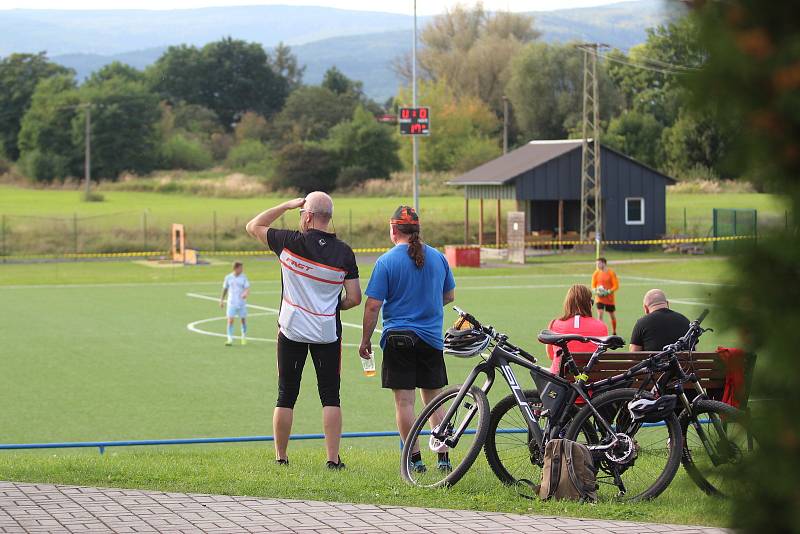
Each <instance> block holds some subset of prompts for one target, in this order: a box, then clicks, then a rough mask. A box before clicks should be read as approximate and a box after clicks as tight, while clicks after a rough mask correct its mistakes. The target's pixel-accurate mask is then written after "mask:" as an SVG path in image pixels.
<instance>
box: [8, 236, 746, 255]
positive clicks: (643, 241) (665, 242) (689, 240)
mask: <svg viewBox="0 0 800 534" xmlns="http://www.w3.org/2000/svg"><path fill="white" fill-rule="evenodd" d="M755 238H756V236H754V235H735V236H722V237H686V238H674V239H639V240H613V241H601V242H600V244H602V245H674V244H681V243H714V242H719V241H742V240H746V239H755ZM595 244H596V242H595V241H589V240H586V241H580V240H577V241H564V240H562V241H559V240H552V241H526V242H525V245H526V246H542V247H551V246H558V245H595ZM438 248H439V249H443V248H444V247H438ZM455 248H456V249H459V250H464V249H477V248H480V247H479V246H478V245H456V246H455ZM483 248H508V244H502V245H499V246H498V245H490V244H485V245H483ZM388 250H390V249H389V248H387V247H370V248H354V249H353V252H355V253H356V254H383V253H384V252H387V251H388ZM197 253H198V254H202V255H204V256H269V255H273V254H274V253H273V252H272V251H271V250H217V251H211V250H198V251H197ZM171 255H172V253H171V252H169V251H150V252H140V251H137V252H81V253H64V254H14V255H9V256H0V260H2V259H11V260H17V259H31V260H34V259H67V260H71V259H75V260H78V259H103V258H152V257H161V256H166V257H167V258H169V257H171Z"/></svg>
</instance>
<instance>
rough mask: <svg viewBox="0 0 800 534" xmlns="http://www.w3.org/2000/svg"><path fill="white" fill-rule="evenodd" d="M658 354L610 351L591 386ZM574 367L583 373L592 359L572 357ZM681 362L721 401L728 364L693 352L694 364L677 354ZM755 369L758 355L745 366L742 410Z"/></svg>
mask: <svg viewBox="0 0 800 534" xmlns="http://www.w3.org/2000/svg"><path fill="white" fill-rule="evenodd" d="M653 354H657V353H655V352H618V351H609V352H606V353H605V354H603V355H602V356H601V357H600V361H598V362H597V363H596V364H595V366H594V369H592V372H590V373H589V380H590V381H591V382H594V381H597V380H602V379H604V378H608V377H611V376H615V375H618V374H620V373H624V372H625V371H627V370H628V369H630V368H631V367H632V366H634V365H636V364H637V363H639V362H641V361H642V360H645V359H647V358H649V357H650V356H652V355H653ZM572 356H573V358H574V359H575V363H577V364H578V367H579V368H580V369H583V368H584V366H585V365H586V363H587V362H588V361H589V358H590V357H591V353H588V352H576V353H573V355H572ZM678 359H679V360H680V361H681V366H682V367H683V369H684V370H685V371H686V372H694V373H695V374H696V375H697V377H698V378H699V379H700V384H701V385H702V386H703V387H704V388H705V389H706V391H707V392H708V394H709V396H710V397H711V398H713V399H717V400H720V399H721V398H722V393H723V391H724V389H725V378H726V375H727V367H726V365H725V362H724V361H723V360H722V358H720V356H719V354H717V353H716V352H693V353H691V361H690V358H689V354H688V353H680V354H678ZM754 367H755V355H754V354H748V355H747V360H746V361H745V366H744V375H745V388H744V391H743V392H742V397H741V398H742V403H743V404H742V406H743V407H744V406H746V404H747V399H748V397H749V396H750V384H751V382H752V376H753V369H754ZM645 376H646V375H645ZM643 378H644V377H640V378H639V379H637V381H636V383H635V385H636V386H638V385H640V383H641V380H642V379H643Z"/></svg>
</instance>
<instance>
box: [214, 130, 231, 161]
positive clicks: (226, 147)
mask: <svg viewBox="0 0 800 534" xmlns="http://www.w3.org/2000/svg"><path fill="white" fill-rule="evenodd" d="M231 148H233V136H232V135H230V134H226V133H219V132H217V133H213V134H211V141H210V149H211V156H212V157H213V158H214V161H223V160H225V158H227V157H228V153H229V152H230V150H231Z"/></svg>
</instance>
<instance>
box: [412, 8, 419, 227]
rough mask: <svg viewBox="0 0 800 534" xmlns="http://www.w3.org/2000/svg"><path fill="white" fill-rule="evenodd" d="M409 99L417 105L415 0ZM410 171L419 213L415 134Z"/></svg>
mask: <svg viewBox="0 0 800 534" xmlns="http://www.w3.org/2000/svg"><path fill="white" fill-rule="evenodd" d="M411 51H412V52H411V56H412V59H411V95H412V96H411V100H412V106H413V107H415V108H416V107H417V0H414V40H413V42H412V45H411ZM411 143H412V146H411V151H412V159H413V164H412V167H413V169H412V171H413V173H414V176H413V180H414V209H415V210H416V211H417V213H419V145H418V143H417V136H416V135H412V136H411Z"/></svg>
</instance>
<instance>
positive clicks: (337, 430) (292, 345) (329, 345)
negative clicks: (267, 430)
mask: <svg viewBox="0 0 800 534" xmlns="http://www.w3.org/2000/svg"><path fill="white" fill-rule="evenodd" d="M293 209H299V210H300V224H299V227H300V230H299V231H297V230H278V229H275V228H272V227H271V226H272V224H273V223H274V222H275V221H276V220H278V219H279V218H280V217H281V215H283V214H284V213H286V212H287V211H289V210H293ZM332 218H333V200H332V199H331V197H330V196H328V195H327V194H326V193H322V192H320V191H315V192H314V193H309V194H308V196H306V197H305V198H296V199H294V200H289V201H287V202H284V203H283V204H280V205H278V206H275V207H274V208H270V209H268V210H267V211H265V212H263V213H260V214H259V215H256V216H255V217H254V218H253V220H251V221H250V222H249V223H247V233H249V234H250V235H251V236H253V237H255V238H256V239H258V240H259V241H261V242H262V243H264V244H265V245H266V246H267V247H269V249H270V250H272V251H273V252H274V253H275V254H276V255H277V256H278V260H279V261H280V264H281V284H282V292H281V293H282V298H281V309H280V314H279V316H278V326H279V329H278V402H277V405H276V407H275V412H274V414H273V417H272V427H273V431H274V434H275V461H276V462H277V463H279V464H282V465H288V463H289V458H288V456H287V452H286V450H287V448H288V445H289V435H290V434H291V431H292V421H293V419H294V404H295V401H297V396H298V394H299V393H300V380H301V378H302V375H303V366H304V365H305V363H306V358H307V356H308V353H309V352H310V353H311V359H312V360H313V362H314V369H315V370H316V372H317V389H318V391H319V399H320V401H321V402H322V423H323V429H324V431H325V447H326V450H327V453H328V463H327V467H328V468H330V469H342V468H344V463H343V462H342V461H341V458H340V457H339V440H340V438H341V434H342V411H341V408H340V402H339V386H340V377H339V371H340V369H341V362H342V322H341V319H340V317H339V312H340V311H341V310H347V309H350V308H353V307H355V306H358V305H359V304H361V286H360V284H359V281H358V266H357V265H356V258H355V255H354V254H353V250H352V249H351V248H350V247H349V246H348V245H347V244H346V243H345V242H344V241H341V240H339V239H338V238H337V237H336V234H332V233H330V232H329V231H328V226H329V224H330V222H331V219H332Z"/></svg>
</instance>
